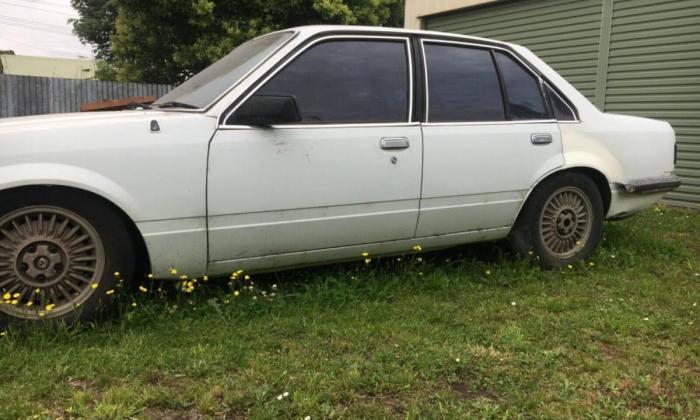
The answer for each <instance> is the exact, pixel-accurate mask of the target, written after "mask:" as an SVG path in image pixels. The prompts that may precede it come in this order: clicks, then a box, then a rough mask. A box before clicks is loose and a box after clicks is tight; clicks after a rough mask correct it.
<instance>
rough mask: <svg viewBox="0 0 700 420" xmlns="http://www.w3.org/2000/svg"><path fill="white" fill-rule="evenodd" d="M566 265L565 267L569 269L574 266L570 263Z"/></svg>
mask: <svg viewBox="0 0 700 420" xmlns="http://www.w3.org/2000/svg"><path fill="white" fill-rule="evenodd" d="M566 267H567V268H568V269H569V270H571V269H573V268H574V266H573V265H571V264H569V265H567V266H566Z"/></svg>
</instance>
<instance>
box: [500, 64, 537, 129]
mask: <svg viewBox="0 0 700 420" xmlns="http://www.w3.org/2000/svg"><path fill="white" fill-rule="evenodd" d="M495 56H496V62H497V63H498V67H499V69H500V71H501V76H502V77H503V83H504V84H505V88H506V93H507V97H508V111H509V114H510V119H511V120H545V119H548V118H549V117H548V115H547V108H546V107H545V105H544V100H543V99H542V92H541V90H540V84H539V81H538V79H537V78H535V77H534V76H533V75H532V74H531V73H530V72H529V71H527V70H525V68H524V67H523V66H522V65H521V64H520V63H518V62H516V61H515V60H513V59H512V58H510V56H508V55H506V54H503V53H500V52H496V53H495Z"/></svg>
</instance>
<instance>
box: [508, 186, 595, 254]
mask: <svg viewBox="0 0 700 420" xmlns="http://www.w3.org/2000/svg"><path fill="white" fill-rule="evenodd" d="M603 217H604V212H603V200H602V198H601V196H600V191H599V190H598V187H597V186H596V184H595V183H594V182H593V181H592V180H591V179H590V178H589V177H587V176H585V175H582V174H578V173H566V174H561V175H556V176H554V177H552V178H550V179H547V180H545V181H544V182H542V184H540V185H539V186H538V187H537V188H536V189H535V190H534V191H533V192H532V194H531V196H530V198H529V199H528V201H527V203H526V204H525V206H524V208H523V210H522V213H521V215H520V217H519V218H518V221H517V223H516V226H515V227H514V228H513V231H512V233H511V243H512V245H513V247H514V248H515V250H516V251H518V252H519V253H521V254H523V255H527V254H530V253H534V254H535V255H537V257H538V258H539V261H540V263H541V264H542V265H543V266H545V267H561V266H565V265H568V264H571V263H574V262H578V261H581V260H584V259H586V258H588V257H590V256H591V255H592V254H593V252H594V251H595V248H596V246H597V245H598V242H599V241H600V237H601V235H602V231H603Z"/></svg>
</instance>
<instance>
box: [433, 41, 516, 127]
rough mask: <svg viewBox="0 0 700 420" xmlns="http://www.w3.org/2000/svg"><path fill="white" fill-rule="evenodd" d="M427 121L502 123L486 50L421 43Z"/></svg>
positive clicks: (492, 68) (497, 89) (494, 77)
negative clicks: (424, 67) (423, 55)
mask: <svg viewBox="0 0 700 420" xmlns="http://www.w3.org/2000/svg"><path fill="white" fill-rule="evenodd" d="M425 59H426V67H427V71H428V121H429V122H469V121H504V120H505V118H506V114H505V110H504V108H503V99H502V95H501V87H500V84H499V81H498V73H497V72H496V67H495V65H494V62H493V59H492V58H491V52H490V51H489V50H487V49H481V48H471V47H463V46H455V45H447V44H430V43H426V44H425Z"/></svg>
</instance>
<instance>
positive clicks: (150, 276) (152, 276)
mask: <svg viewBox="0 0 700 420" xmlns="http://www.w3.org/2000/svg"><path fill="white" fill-rule="evenodd" d="M155 277H156V276H154V275H153V273H149V274H148V278H149V279H151V280H153V279H154V278H155Z"/></svg>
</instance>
